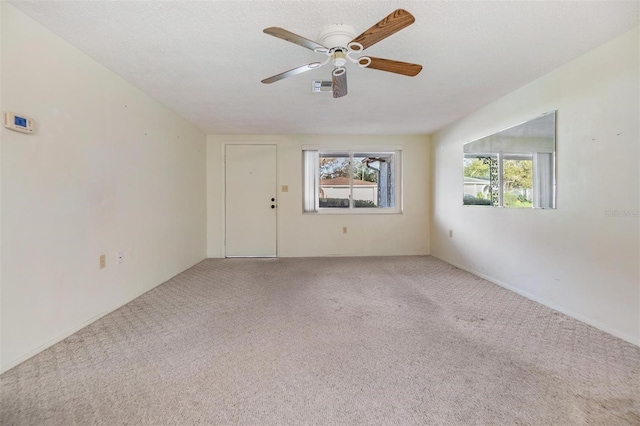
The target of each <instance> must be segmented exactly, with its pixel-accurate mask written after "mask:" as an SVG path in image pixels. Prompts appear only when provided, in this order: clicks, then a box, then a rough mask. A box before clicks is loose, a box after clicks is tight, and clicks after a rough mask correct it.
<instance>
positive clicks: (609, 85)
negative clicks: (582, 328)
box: [431, 28, 640, 344]
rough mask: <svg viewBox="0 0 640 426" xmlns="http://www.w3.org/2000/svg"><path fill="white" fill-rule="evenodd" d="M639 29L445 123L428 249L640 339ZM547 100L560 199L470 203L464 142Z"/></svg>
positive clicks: (438, 141) (437, 139) (435, 150)
mask: <svg viewBox="0 0 640 426" xmlns="http://www.w3.org/2000/svg"><path fill="white" fill-rule="evenodd" d="M638 39H639V33H638V29H637V28H636V29H635V30H633V31H631V32H629V33H627V34H625V35H623V36H621V37H619V38H617V39H615V40H613V41H611V42H609V43H607V44H605V45H603V46H601V47H599V48H597V49H595V50H593V51H591V52H589V53H587V54H585V55H584V56H582V57H580V58H578V59H576V60H574V61H572V62H570V63H568V64H566V65H564V66H562V67H561V68H559V69H557V70H555V71H553V72H552V73H550V74H548V75H546V76H544V77H542V78H540V79H538V80H536V81H534V82H532V83H530V84H528V85H526V86H524V87H522V88H521V89H519V90H517V91H515V92H513V93H511V94H509V95H507V96H505V97H504V98H502V99H499V100H498V101H496V102H494V103H492V104H490V105H488V106H486V107H484V108H482V109H480V110H479V111H477V112H475V113H473V114H471V115H469V116H468V117H465V118H464V119H462V120H460V121H458V122H456V123H454V124H452V125H450V126H448V127H447V128H445V129H443V130H441V131H439V132H438V133H437V134H435V135H433V136H432V157H431V158H432V165H433V166H432V167H433V169H432V170H433V175H432V179H433V182H434V186H433V193H432V194H433V196H432V203H431V206H432V207H431V208H432V222H431V248H432V254H433V255H435V256H437V257H439V258H441V259H444V260H446V261H448V262H450V263H452V264H454V265H458V266H460V267H462V268H464V269H468V270H470V271H473V272H476V273H477V274H479V275H482V276H484V277H486V278H489V279H491V280H493V281H494V282H496V283H499V284H501V285H503V286H505V287H509V288H512V289H513V290H515V291H517V292H519V293H521V294H524V295H527V296H528V297H530V298H532V299H534V300H537V301H540V302H542V303H544V304H546V305H549V306H551V307H553V308H556V309H558V310H560V311H563V312H565V313H568V314H569V315H572V316H574V317H576V318H578V319H581V320H583V321H585V322H587V323H590V324H592V325H595V326H596V327H598V328H601V329H603V330H605V331H608V332H610V333H612V334H614V335H617V336H619V337H622V338H624V339H626V340H628V341H630V342H633V343H635V344H639V343H640V329H639V328H640V313H639V311H640V290H639V286H640V284H639V283H640V277H639V269H638V262H639V259H640V253H639V221H638V217H637V212H638V207H639V202H638V201H639V192H640V190H639V181H640V175H639V173H638V169H639V167H638V166H639V145H640V144H639V142H638V141H639V140H640V137H639V123H638V117H639V115H640V110H639V79H640V74H639V66H638V62H639V60H638V50H639V46H638ZM550 110H558V115H557V120H558V121H557V170H558V180H557V182H558V197H557V206H558V209H557V210H509V209H491V208H484V207H474V206H469V207H463V206H462V201H461V197H462V180H463V179H462V145H463V144H464V143H465V142H469V141H471V140H474V139H477V138H479V137H482V136H486V135H489V134H491V133H494V132H496V131H499V130H501V129H504V128H506V127H509V126H511V125H514V124H518V123H520V122H522V121H525V120H527V119H530V118H534V117H536V116H537V115H539V114H541V113H543V112H546V111H550ZM609 211H616V212H617V213H618V214H625V215H626V216H623V217H620V216H610V215H609V213H608V212H609ZM450 229H451V230H453V237H452V238H449V236H448V231H449V230H450Z"/></svg>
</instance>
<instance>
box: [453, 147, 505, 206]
mask: <svg viewBox="0 0 640 426" xmlns="http://www.w3.org/2000/svg"><path fill="white" fill-rule="evenodd" d="M462 166H463V167H462V170H463V171H464V194H463V197H462V203H463V204H464V205H473V206H491V205H496V206H497V205H498V201H499V196H500V195H499V193H498V187H499V184H498V158H497V157H496V156H486V157H481V156H467V155H465V158H464V160H463V165H462Z"/></svg>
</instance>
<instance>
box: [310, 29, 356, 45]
mask: <svg viewBox="0 0 640 426" xmlns="http://www.w3.org/2000/svg"><path fill="white" fill-rule="evenodd" d="M357 35H358V32H357V31H356V29H355V28H353V27H352V26H351V25H345V24H334V25H329V26H326V27H324V28H323V29H322V31H320V36H319V40H320V43H321V44H322V45H323V46H326V47H328V48H329V49H332V48H335V47H341V48H343V49H345V50H346V49H347V45H348V44H349V42H350V41H351V40H353V39H354V38H355V37H356V36H357Z"/></svg>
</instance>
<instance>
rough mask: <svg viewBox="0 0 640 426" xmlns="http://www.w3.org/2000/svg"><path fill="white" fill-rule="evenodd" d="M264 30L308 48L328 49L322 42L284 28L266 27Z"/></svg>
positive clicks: (266, 32)
mask: <svg viewBox="0 0 640 426" xmlns="http://www.w3.org/2000/svg"><path fill="white" fill-rule="evenodd" d="M263 31H264V33H265V34H269V35H272V36H274V37H278V38H281V39H283V40H286V41H288V42H291V43H295V44H297V45H298V46H302V47H306V48H307V49H311V50H314V49H326V47H324V46H323V45H321V44H320V43H316V42H315V41H313V40H309V39H307V38H304V37H302V36H299V35H298V34H294V33H292V32H291V31H287V30H285V29H284V28H278V27H269V28H265V29H264V30H263Z"/></svg>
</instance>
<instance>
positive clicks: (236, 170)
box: [225, 145, 277, 257]
mask: <svg viewBox="0 0 640 426" xmlns="http://www.w3.org/2000/svg"><path fill="white" fill-rule="evenodd" d="M225 175H226V176H225V178H226V179H225V194H226V196H225V199H226V201H225V234H226V235H225V239H226V245H225V254H226V256H227V257H229V256H246V257H249V256H251V257H253V256H255V257H275V256H276V206H277V205H276V201H277V200H276V189H277V187H276V185H277V181H276V146H275V145H226V148H225Z"/></svg>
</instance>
